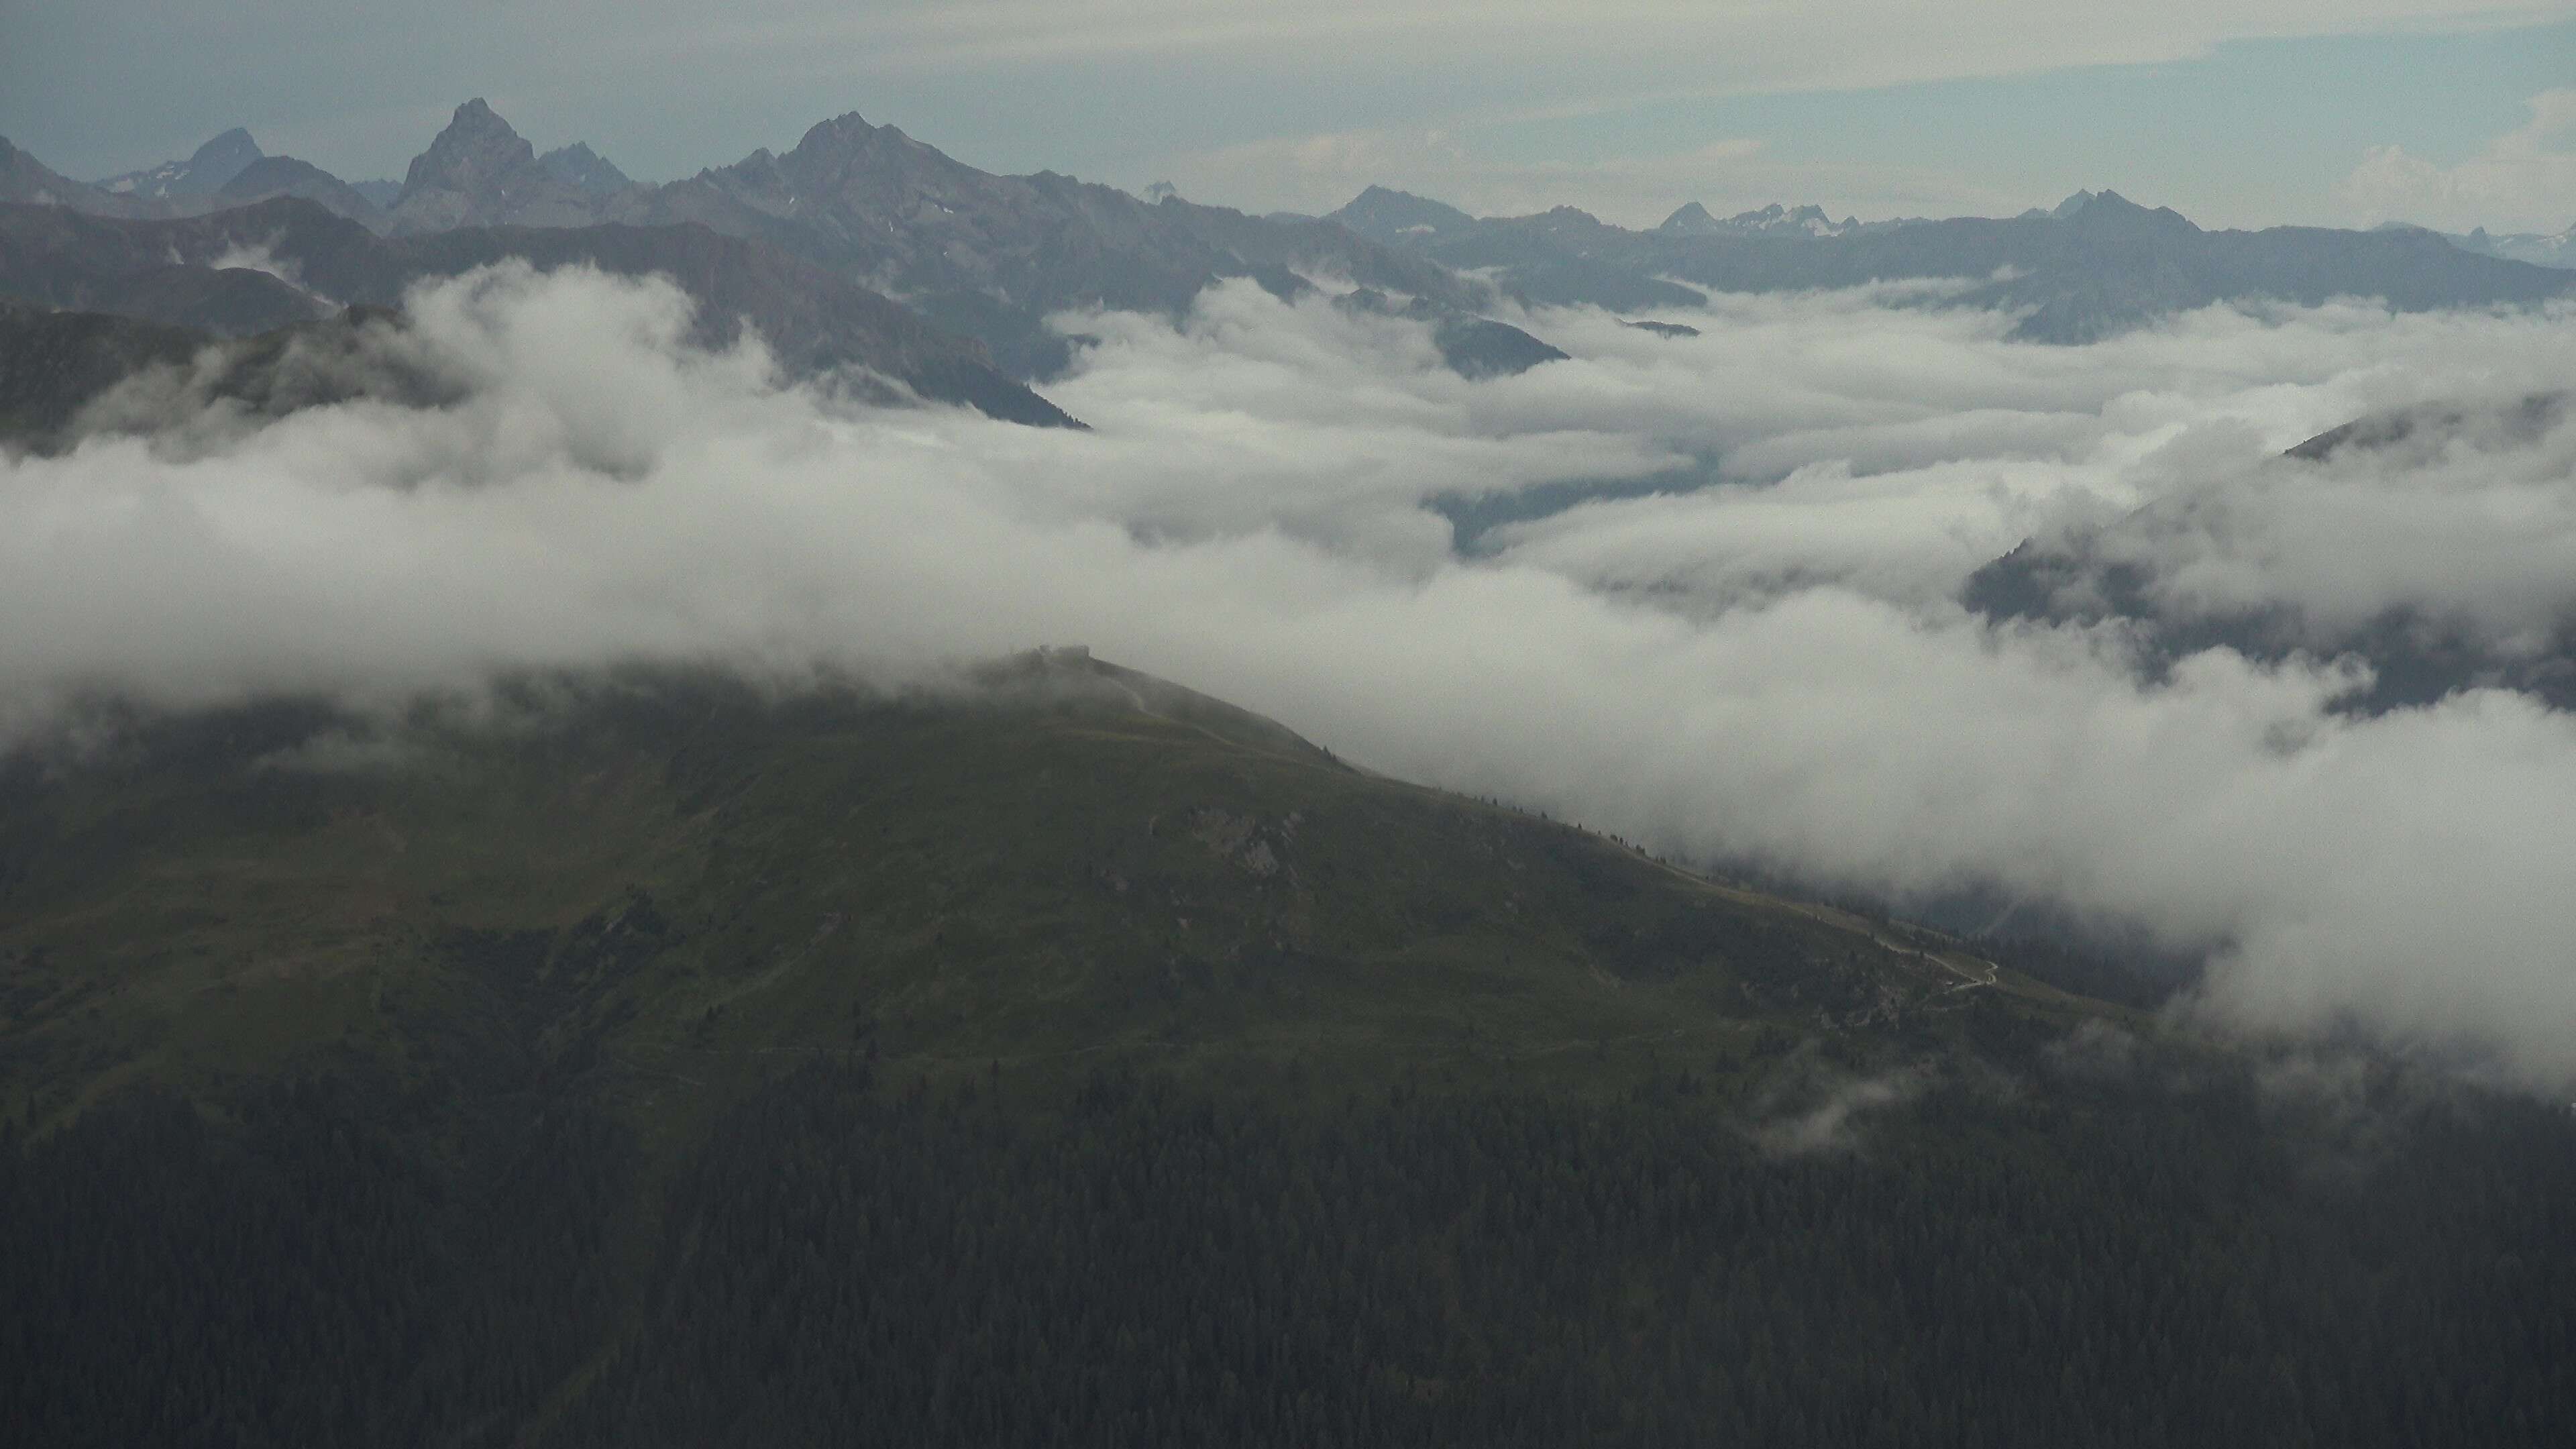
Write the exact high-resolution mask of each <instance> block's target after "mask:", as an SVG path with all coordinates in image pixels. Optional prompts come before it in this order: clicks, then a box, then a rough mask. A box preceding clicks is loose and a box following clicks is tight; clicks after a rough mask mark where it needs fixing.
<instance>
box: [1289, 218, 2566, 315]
mask: <svg viewBox="0 0 2576 1449" xmlns="http://www.w3.org/2000/svg"><path fill="white" fill-rule="evenodd" d="M1330 219H1332V220H1338V221H1340V222H1341V223H1342V224H1344V225H1345V226H1348V227H1351V228H1352V229H1353V230H1355V231H1359V232H1361V233H1362V234H1363V235H1368V236H1371V237H1374V238H1376V239H1378V240H1380V241H1383V242H1385V243H1387V244H1388V245H1392V246H1402V247H1408V248H1411V249H1413V250H1415V251H1418V252H1420V253H1421V254H1422V255H1424V256H1427V257H1429V258H1431V259H1433V260H1435V261H1439V262H1441V263H1443V264H1444V265H1448V266H1451V267H1455V268H1459V269H1462V270H1472V271H1475V272H1477V273H1479V274H1480V275H1489V276H1492V277H1493V278H1494V279H1495V281H1496V284H1497V285H1499V286H1500V287H1501V288H1502V289H1503V290H1504V291H1505V292H1506V293H1508V294H1510V295H1512V296H1514V297H1516V298H1518V299H1520V300H1523V301H1525V302H1529V303H1534V304H1547V303H1555V304H1580V303H1589V304H1592V305H1595V306H1601V307H1608V308H1612V309H1616V310H1626V309H1634V308H1642V307H1651V306H1655V305H1688V304H1689V303H1690V302H1692V301H1694V300H1697V299H1699V298H1701V297H1702V296H1703V295H1704V293H1705V292H1706V291H1718V292H1778V291H1805V290H1814V289H1822V288H1837V287H1856V286H1862V285H1866V284H1869V283H1873V282H1898V281H1944V282H1949V283H1952V284H1954V286H1953V287H1952V288H1951V289H1949V290H1948V291H1947V292H1945V294H1944V297H1945V300H1947V301H1949V302H1951V303H1954V304H1958V305H1966V306H1973V307H1985V308H1996V309H2001V310H2004V311H2007V312H2011V313H2014V314H2016V316H2017V320H2016V322H2015V325H2014V330H2013V335H2014V336H2015V337H2017V338H2021V339H2023V340H2028V341H2036V342H2052V343H2081V342H2089V341H2093V340H2096V339H2098V338H2102V337H2106V336H2110V335H2113V334H2115V333H2118V332H2121V331H2125V330H2128V329H2130V328H2133V327H2137V326H2141V325H2144V324H2147V323H2150V322H2153V321H2155V320H2156V319H2158V318H2161V317H2165V316H2168V315H2171V314H2173V313H2175V312H2179V311H2186V310H2189V309H2192V308H2196V307H2205V306H2209V305H2212V304H2214V303H2222V302H2252V301H2263V300H2274V301H2286V302H2294V303H2301V304H2307V305H2314V304H2316V303H2321V302H2324V301H2326V300H2328V299H2330V298H2335V297H2347V296H2349V297H2372V298H2378V299H2380V300H2382V301H2384V302H2386V303H2387V305H2389V306H2390V307H2392V308H2395V309H2396V310H2399V311H2427V310H2435V309H2440V308H2447V307H2464V306H2493V305H2500V304H2501V305H2511V304H2527V303H2532V302H2538V301H2543V300H2547V299H2549V298H2554V297H2565V296H2576V274H2570V273H2566V272H2563V271H2558V270H2552V269H2548V268H2542V267H2536V266H2531V265H2529V264H2527V263H2525V262H2522V261H2515V260H2507V259H2505V258H2502V257H2499V256H2487V255H2479V254H2478V253H2476V252H2474V251H2471V250H2468V249H2465V248H2463V247H2460V246H2456V245H2454V244H2452V242H2451V241H2450V240H2448V239H2445V238H2443V237H2441V236H2438V235H2436V234H2434V233H2431V232H2425V231H2420V230H2413V229H2404V230H2383V231H2372V232H2356V231H2336V230H2331V229H2327V228H2320V227H2272V228H2269V229H2266V230H2263V231H2251V232H2248V231H2204V230H2203V229H2201V228H2200V227H2197V226H2194V225H2193V224H2192V223H2191V222H2190V221H2189V220H2187V219H2185V218H2184V217H2182V216H2181V215H2180V214H2178V213H2176V212H2174V211H2172V210H2171V209H2169V208H2164V207H2157V208H2152V209H2151V208H2148V207H2144V206H2140V205H2138V204H2137V203H2135V202H2133V201H2130V200H2129V199H2128V198H2126V197H2124V196H2121V195H2120V194H2119V193H2117V192H2114V191H2101V192H2093V191H2079V192H2077V193H2075V194H2074V195H2072V196H2069V197H2068V198H2067V199H2066V200H2065V201H2064V202H2063V203H2061V204H2059V205H2058V206H2057V207H2056V208H2055V209H2053V210H2049V211H2038V210H2033V211H2029V212H2025V213H2023V214H2022V215H2020V216H2017V217H2011V218H2005V219H1988V218H1980V217H1955V218H1950V219H1947V220H1939V221H1926V220H1913V219H1909V220H1903V221H1894V222H1881V223H1867V224H1864V223H1860V222H1857V221H1852V222H1841V223H1837V222H1832V221H1830V220H1828V219H1827V218H1826V216H1825V213H1824V212H1823V211H1822V209H1820V208H1815V207H1801V208H1798V209H1796V210H1794V211H1792V210H1787V209H1784V208H1779V207H1771V208H1765V209H1764V210H1761V211H1755V212H1746V213H1743V214H1741V215H1739V216H1736V217H1733V218H1730V219H1728V220H1725V221H1720V220H1718V219H1717V218H1715V217H1714V216H1712V215H1710V214H1709V213H1708V212H1707V211H1706V209H1704V208H1700V207H1698V206H1696V204H1694V205H1692V206H1686V207H1683V208H1682V209H1681V210H1680V211H1677V212H1675V213H1674V214H1673V216H1672V217H1670V218H1668V219H1667V220H1666V221H1665V222H1664V223H1663V225H1661V226H1659V227H1656V228H1654V229H1653V230H1650V231H1631V230H1628V229H1626V228H1624V227H1618V226H1613V225H1610V224H1608V223H1606V222H1603V221H1601V220H1600V219H1598V218H1597V217H1594V216H1592V215H1591V214H1589V213H1587V212H1583V211H1580V210H1577V209H1575V208H1573V207H1558V208H1555V209H1554V210H1551V211H1547V212H1542V213H1539V214H1536V215H1532V216H1519V217H1487V218H1483V219H1474V218H1469V217H1468V216H1467V215H1466V214H1465V213H1464V212H1461V211H1459V210H1457V209H1456V208H1454V207H1449V206H1445V205H1442V204H1441V203H1438V202H1434V201H1429V200H1427V199H1425V198H1421V197H1414V196H1407V195H1405V194H1403V193H1400V192H1390V191H1386V190H1385V189H1383V188H1371V189H1370V190H1369V191H1367V192H1364V193H1362V194H1361V196H1360V197H1359V198H1357V199H1355V200H1354V201H1353V202H1352V203H1351V204H1350V205H1348V206H1346V207H1344V208H1342V209H1341V210H1340V211H1337V212H1334V213H1333V214H1332V216H1331V218H1330Z"/></svg>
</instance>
